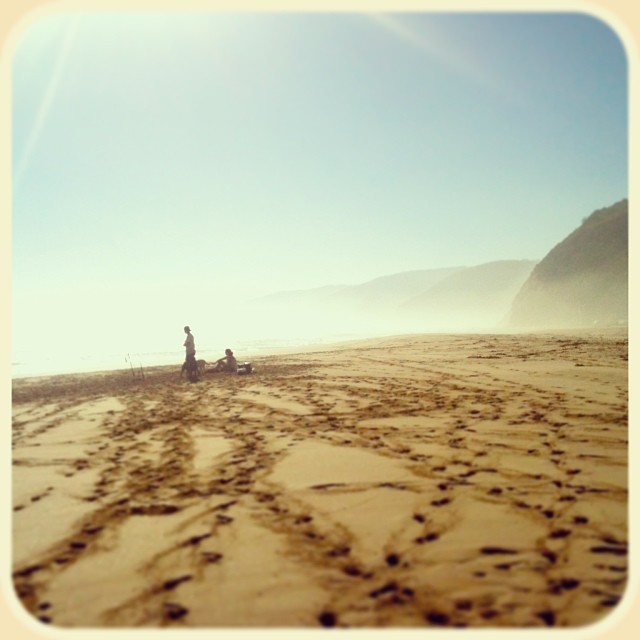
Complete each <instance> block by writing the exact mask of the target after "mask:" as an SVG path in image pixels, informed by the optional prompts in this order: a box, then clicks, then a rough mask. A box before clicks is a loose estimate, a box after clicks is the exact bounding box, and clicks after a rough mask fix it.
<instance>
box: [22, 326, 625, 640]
mask: <svg viewBox="0 0 640 640" xmlns="http://www.w3.org/2000/svg"><path fill="white" fill-rule="evenodd" d="M241 359H242V358H241ZM252 361H253V363H254V365H255V373H254V374H251V375H247V376H230V375H225V374H206V373H205V375H204V376H203V379H202V380H201V382H199V383H196V384H190V383H188V382H186V381H185V380H181V379H180V365H179V364H177V365H175V366H173V365H162V366H158V367H152V368H149V370H148V371H147V372H146V375H145V378H144V379H142V378H140V379H136V378H134V377H133V376H132V375H131V371H130V370H128V369H121V370H117V371H103V372H94V373H91V374H59V375H55V376H45V377H43V378H39V379H32V378H26V379H16V380H14V381H13V393H14V402H13V454H12V468H13V519H12V526H13V532H12V533H13V543H14V544H13V560H12V564H13V581H14V585H15V589H16V593H17V595H18V598H19V600H20V602H21V606H23V607H24V608H26V610H27V611H28V612H29V613H30V614H31V615H32V616H33V617H35V618H37V619H39V620H40V621H41V622H44V623H45V624H51V625H54V626H60V627H63V628H67V627H69V628H74V627H82V626H92V627H98V628H119V627H145V628H149V627H150V628H157V627H181V628H184V627H189V628H199V627H215V628H218V627H248V628H254V627H273V628H275V627H300V628H314V627H337V628H367V627H375V628H394V627H403V628H422V627H469V628H487V627H489V628H490V627H515V628H525V627H526V628H528V627H551V626H554V627H568V628H575V627H579V626H582V625H585V624H590V623H592V622H596V621H598V620H600V619H602V618H604V617H605V616H607V615H608V614H609V613H610V612H611V611H612V610H613V609H615V607H616V605H617V604H618V602H619V601H620V599H621V598H622V597H623V595H624V593H625V587H626V584H627V579H628V577H627V571H628V566H627V549H628V521H627V507H628V486H627V478H628V424H627V423H628V385H627V369H628V366H627V365H628V340H627V335H626V329H624V330H622V329H620V330H608V331H605V330H602V329H600V330H597V331H596V330H588V331H578V332H575V331H574V332H553V333H548V332H545V333H536V334H516V333H509V334H502V333H501V334H497V333H486V334H485V333H477V334H471V335H469V334H431V335H430V334H422V335H418V334H414V335H410V336H389V337H384V338H377V339H365V340H357V341H349V342H347V343H343V344H340V345H335V344H332V345H321V346H318V345H315V346H313V347H312V346H309V347H308V348H306V349H294V350H292V352H291V353H288V354H283V353H278V354H276V355H272V356H261V357H260V358H255V359H252ZM45 522H46V523H47V526H46V527H43V526H42V525H43V523H45ZM212 598H213V600H212Z"/></svg>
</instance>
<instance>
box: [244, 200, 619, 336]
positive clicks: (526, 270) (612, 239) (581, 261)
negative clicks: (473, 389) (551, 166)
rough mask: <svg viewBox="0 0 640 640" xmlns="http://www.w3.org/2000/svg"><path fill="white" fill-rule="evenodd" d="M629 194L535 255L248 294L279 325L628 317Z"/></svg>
mask: <svg viewBox="0 0 640 640" xmlns="http://www.w3.org/2000/svg"><path fill="white" fill-rule="evenodd" d="M627 226H628V202H627V200H622V201H620V202H618V203H616V204H614V205H613V206H611V207H607V208H604V209H599V210H597V211H594V212H593V213H592V214H591V215H590V216H588V217H587V218H585V219H584V220H583V222H582V225H581V226H580V227H579V228H577V229H576V230H575V231H574V232H572V233H571V234H570V235H569V236H567V237H566V238H565V239H564V240H562V241H561V242H559V244H557V245H556V246H555V247H553V248H552V249H551V251H549V253H548V254H547V255H546V256H545V257H544V258H543V259H542V260H540V261H535V260H497V261H493V262H487V263H483V264H480V265H475V266H471V267H469V266H457V267H448V268H440V269H422V270H413V271H404V272H400V273H394V274H390V275H386V276H382V277H379V278H375V279H373V280H369V281H367V282H364V283H361V284H355V285H327V286H324V287H318V288H314V289H302V290H297V291H281V292H278V293H274V294H271V295H268V296H263V297H261V298H257V299H254V300H252V301H250V302H249V303H248V304H249V306H250V309H251V311H252V312H253V313H254V314H258V315H259V317H260V319H261V322H263V323H265V324H270V326H271V327H273V328H274V330H275V331H277V332H281V333H282V334H283V335H293V334H294V333H300V331H303V332H304V331H309V332H313V333H314V334H316V335H325V336H326V335H335V334H345V335H346V334H349V335H354V336H357V335H363V336H364V335H382V334H387V335H388V334H394V333H421V332H442V333H446V332H473V331H479V332H483V331H492V330H496V331H500V330H505V329H507V330H536V329H564V328H579V327H587V326H593V325H594V323H595V324H598V323H600V324H620V323H621V322H622V323H624V322H626V317H627V287H628V269H627V261H628V230H627Z"/></svg>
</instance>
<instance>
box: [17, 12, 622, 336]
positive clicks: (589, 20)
mask: <svg viewBox="0 0 640 640" xmlns="http://www.w3.org/2000/svg"><path fill="white" fill-rule="evenodd" d="M12 99H13V112H12V113H13V123H12V131H13V150H12V152H13V167H14V178H13V212H12V219H13V304H14V307H13V309H14V311H13V320H14V347H18V348H19V347H20V345H25V344H33V343H34V340H35V341H37V340H38V339H41V340H42V341H43V342H44V341H47V342H49V343H50V342H51V341H52V340H53V339H57V340H59V341H60V343H61V344H62V345H65V348H75V346H74V345H73V342H72V341H73V340H78V339H80V340H84V339H87V340H88V339H92V340H94V341H95V340H99V339H102V338H101V337H100V336H103V338H104V340H108V339H109V336H111V337H112V338H113V339H114V340H116V337H117V340H118V341H120V340H122V336H123V335H126V333H127V329H128V328H129V329H130V328H131V325H132V324H134V325H136V326H138V325H140V326H142V325H143V324H144V323H148V324H153V323H154V321H153V320H152V318H156V321H155V324H156V325H158V322H157V318H158V317H159V316H158V314H162V316H161V317H162V318H163V319H165V320H166V325H165V324H163V323H161V324H163V326H159V327H157V331H158V335H160V333H162V334H163V335H165V334H168V333H169V334H170V333H171V331H173V332H174V333H173V334H172V335H169V338H170V339H169V342H170V343H171V344H173V342H175V341H176V338H175V327H176V326H177V327H178V334H179V333H180V328H181V326H182V324H184V323H191V324H195V325H196V326H197V324H198V322H200V323H201V324H203V323H204V322H208V321H209V316H210V314H211V313H218V314H219V313H223V314H224V313H232V304H230V303H228V302H226V300H227V297H228V296H229V295H235V296H237V297H238V298H246V297H252V296H257V295H261V294H266V293H270V292H274V291H279V290H287V289H300V288H311V287H316V286H321V285H325V284H355V283H359V282H364V281H366V280H369V279H372V278H375V277H378V276H382V275H386V274H391V273H396V272H400V271H406V270H412V269H426V268H437V267H446V266H455V265H469V266H471V265H475V264H480V263H483V262H489V261H492V260H501V259H541V258H542V257H544V255H545V254H546V253H547V252H548V251H549V250H550V249H551V248H552V247H553V246H554V245H555V244H557V243H558V242H559V241H560V240H562V239H563V238H564V237H565V236H566V235H567V234H569V233H570V232H571V231H572V230H573V229H575V228H576V227H577V226H579V224H580V223H581V220H582V219H583V218H584V217H586V216H587V215H589V214H590V213H591V212H592V211H593V210H595V209H597V208H600V207H603V206H608V205H610V204H613V203H614V202H616V201H617V200H620V199H621V198H624V197H627V188H628V186H627V185H628V183H627V179H628V176H627V62H626V57H625V53H624V49H623V45H622V44H621V42H620V41H619V39H618V37H617V36H616V34H615V33H614V32H613V31H612V30H611V29H610V28H609V27H608V26H607V25H606V24H604V23H603V22H601V21H600V20H599V19H597V18H593V17H590V16H587V15H581V14H557V13H548V14H517V13H516V14H499V13H498V14H471V13H462V14H430V13H415V14H385V15H382V14H365V13H360V14H356V13H353V14H348V13H347V14H281V13H275V14H259V13H247V14H220V13H215V12H212V13H203V14H180V13H178V14H176V13H164V14H163V13H159V14H155V15H152V14H144V13H140V14H133V13H120V14H118V13H111V14H106V13H103V14H100V13H87V14H75V15H73V14H58V15H52V16H50V17H46V18H42V19H40V20H39V21H38V22H36V23H33V24H32V25H31V26H30V27H29V28H28V29H27V30H26V31H25V33H24V35H23V36H22V38H21V39H20V41H19V42H18V45H17V47H16V50H15V53H14V56H13V93H12ZM231 292H233V293H231ZM138 331H139V333H138V334H136V335H140V331H141V330H138ZM83 332H84V333H83ZM134 333H135V331H134ZM70 341H71V342H70ZM123 348H125V349H126V348H130V347H128V346H127V345H123Z"/></svg>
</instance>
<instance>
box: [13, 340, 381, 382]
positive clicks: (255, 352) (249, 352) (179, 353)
mask: <svg viewBox="0 0 640 640" xmlns="http://www.w3.org/2000/svg"><path fill="white" fill-rule="evenodd" d="M365 337H372V336H367V335H354V334H341V335H337V334H336V335H332V336H323V337H320V336H306V337H296V338H283V339H273V338H270V339H259V338H251V339H241V340H237V341H234V342H232V344H230V345H224V346H216V347H213V346H211V345H205V346H203V347H200V346H198V345H196V346H197V353H196V357H197V358H204V359H205V360H207V361H210V362H211V361H215V360H217V359H218V358H221V357H222V356H223V355H224V349H225V347H226V346H231V348H232V349H233V351H234V354H235V356H236V357H237V359H238V362H244V361H247V360H251V359H252V358H256V357H260V356H265V355H270V354H274V355H275V354H277V353H279V352H282V351H288V350H291V349H295V348H297V347H308V346H312V345H327V344H334V343H339V342H343V341H345V340H355V339H358V338H365ZM183 362H184V349H176V350H172V351H167V350H158V351H154V350H147V351H144V352H133V353H123V352H119V353H116V352H114V351H100V350H94V351H92V352H89V353H81V354H79V353H75V352H70V351H58V352H54V351H50V352H48V353H47V352H43V351H41V350H40V351H37V352H36V351H32V352H30V351H25V350H16V351H14V352H13V353H12V358H11V377H12V378H29V377H37V376H50V375H59V374H66V373H89V372H95V371H115V370H118V369H130V368H133V369H135V370H139V369H140V368H141V367H142V368H143V369H144V368H145V367H154V366H164V365H175V367H176V369H178V370H179V369H180V368H181V367H182V363H183Z"/></svg>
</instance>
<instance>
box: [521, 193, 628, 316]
mask: <svg viewBox="0 0 640 640" xmlns="http://www.w3.org/2000/svg"><path fill="white" fill-rule="evenodd" d="M628 227H629V202H628V200H627V199H624V200H620V201H619V202H617V203H615V204H614V205H612V206H610V207H605V208H603V209H598V210H596V211H594V212H593V213H592V214H591V215H590V216H588V217H587V218H585V219H584V220H583V222H582V224H581V226H580V227H578V228H577V229H576V230H575V231H573V232H572V233H571V234H569V235H568V236H567V237H566V238H565V239H564V240H562V241H561V242H560V243H558V244H557V245H556V246H555V247H554V248H553V249H552V250H551V251H550V252H549V253H548V254H547V255H546V256H545V258H544V259H543V260H541V261H540V262H539V263H538V265H537V266H536V267H535V269H534V270H533V271H532V273H531V276H530V277H529V279H528V280H527V282H525V284H524V285H523V287H522V289H521V290H520V291H519V292H518V294H517V296H516V297H515V298H514V301H513V305H512V309H511V312H510V316H509V326H510V327H512V328H521V329H537V328H545V327H554V328H575V327H590V326H594V325H596V326H597V325H614V324H615V325H626V324H627V322H628V320H627V318H628V288H629V269H628V258H629V231H628Z"/></svg>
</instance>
